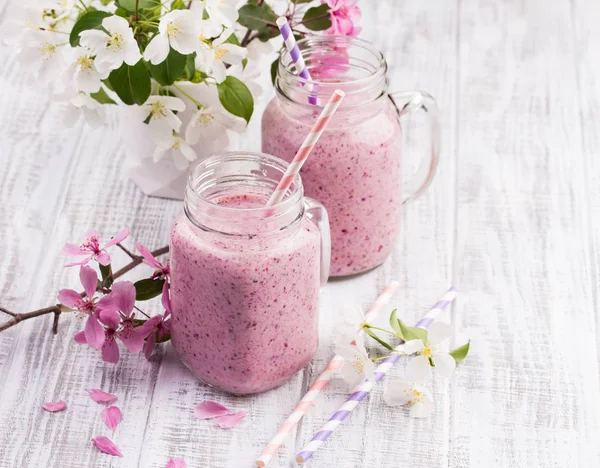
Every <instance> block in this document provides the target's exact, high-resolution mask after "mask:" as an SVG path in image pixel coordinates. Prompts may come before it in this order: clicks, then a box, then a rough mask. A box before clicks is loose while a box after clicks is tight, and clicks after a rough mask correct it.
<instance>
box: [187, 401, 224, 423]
mask: <svg viewBox="0 0 600 468" xmlns="http://www.w3.org/2000/svg"><path fill="white" fill-rule="evenodd" d="M227 413H229V410H228V409H227V408H225V407H224V406H223V405H220V404H219V403H216V402H214V401H202V402H200V403H198V405H197V406H196V408H194V416H196V417H197V418H198V419H211V418H218V417H219V416H225V415H226V414H227Z"/></svg>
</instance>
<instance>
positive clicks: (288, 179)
mask: <svg viewBox="0 0 600 468" xmlns="http://www.w3.org/2000/svg"><path fill="white" fill-rule="evenodd" d="M344 96H345V94H344V92H343V91H340V90H339V89H336V90H335V91H334V92H333V94H332V95H331V97H330V98H329V102H328V103H327V105H326V106H325V107H324V108H323V111H322V112H321V115H319V118H318V119H317V121H316V122H315V124H314V125H313V127H312V128H311V129H310V133H309V134H308V135H307V137H306V139H305V140H304V143H302V146H301V147H300V149H299V150H298V152H297V153H296V156H294V159H293V160H292V162H291V163H290V165H289V166H288V168H287V170H286V171H285V174H284V175H283V177H282V178H281V180H280V181H279V184H277V188H275V191H274V192H273V194H272V195H271V198H269V201H268V202H267V206H271V205H274V204H276V203H279V202H280V201H281V200H282V198H283V197H284V195H285V192H286V191H287V189H288V188H289V187H290V185H292V182H293V181H294V178H295V177H296V175H297V174H298V172H300V168H301V167H302V165H303V164H304V161H306V159H307V158H308V155H309V154H310V152H311V151H312V149H313V148H314V147H315V145H316V144H317V141H319V138H320V136H321V134H322V133H323V131H324V130H325V127H327V124H328V123H329V121H330V120H331V117H332V116H333V114H335V111H336V110H337V108H338V107H339V106H340V103H341V102H342V99H344Z"/></svg>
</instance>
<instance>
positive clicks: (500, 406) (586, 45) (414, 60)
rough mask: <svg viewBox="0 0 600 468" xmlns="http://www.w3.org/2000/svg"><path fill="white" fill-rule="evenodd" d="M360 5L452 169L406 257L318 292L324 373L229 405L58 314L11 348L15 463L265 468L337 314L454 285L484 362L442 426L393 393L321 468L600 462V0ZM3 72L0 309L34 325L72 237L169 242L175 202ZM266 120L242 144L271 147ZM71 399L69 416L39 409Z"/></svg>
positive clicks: (296, 444) (4, 412)
mask: <svg viewBox="0 0 600 468" xmlns="http://www.w3.org/2000/svg"><path fill="white" fill-rule="evenodd" d="M360 3H361V6H362V7H363V10H364V21H363V24H364V26H365V31H364V34H363V36H364V37H365V38H367V39H370V40H372V41H374V42H375V43H376V44H377V45H378V46H379V47H380V48H381V49H382V50H383V51H384V53H385V54H386V56H387V58H388V61H389V64H390V70H391V76H392V88H393V89H410V88H420V89H425V90H428V91H429V92H431V93H432V94H433V95H434V96H436V97H437V99H438V101H439V104H440V107H441V109H442V113H443V129H444V134H443V137H444V146H443V159H442V163H441V167H440V173H439V175H438V177H437V179H436V180H435V182H434V184H433V186H432V187H431V189H430V190H429V191H428V192H427V194H426V195H424V196H423V197H422V198H421V199H419V200H417V201H416V202H414V203H412V204H411V205H409V206H408V207H407V209H406V216H405V218H404V224H403V233H402V236H401V239H400V240H399V242H398V245H397V248H396V250H395V253H394V254H393V255H392V256H391V258H390V259H388V261H387V262H386V263H385V264H384V265H383V266H382V267H380V268H378V269H377V270H375V271H373V272H370V273H369V274H366V275H362V276H358V277H355V278H352V279H349V280H344V281H333V282H330V284H328V285H327V287H326V288H325V290H324V292H323V294H322V304H321V345H320V348H319V351H318V353H317V355H316V357H315V359H314V360H313V361H312V362H311V364H310V365H309V366H308V367H307V368H306V369H305V370H304V371H302V372H301V373H300V374H299V375H297V376H296V377H295V378H293V379H292V380H291V381H290V382H289V383H287V384H286V385H284V386H283V387H281V388H279V389H277V390H274V391H271V392H268V393H266V394H263V395H257V396H253V397H246V398H235V397H230V396H226V395H222V394H220V393H218V392H216V391H213V390H211V389H210V388H208V387H206V386H204V385H202V384H200V383H199V382H198V381H196V380H195V379H194V378H193V377H192V376H191V375H190V373H189V372H187V371H186V369H184V368H183V366H182V365H181V364H180V363H179V361H178V359H177V357H176V356H175V355H174V353H173V351H172V349H171V348H170V347H169V346H167V347H166V348H164V349H163V351H161V352H160V353H158V354H157V355H156V356H155V357H154V358H153V360H152V361H151V362H147V361H146V360H145V359H144V357H143V356H135V355H129V354H126V355H125V357H124V358H123V359H122V360H121V362H120V363H119V365H117V366H112V365H105V364H104V363H103V362H102V361H101V360H100V358H99V356H98V354H97V353H96V352H94V351H92V350H90V349H87V348H86V347H81V346H78V345H76V344H75V343H74V342H73V339H72V337H73V335H74V333H75V332H76V331H78V330H79V329H80V328H81V326H82V322H80V321H79V320H77V319H75V318H74V317H69V316H63V317H62V319H61V323H60V327H59V334H58V335H57V336H53V335H52V334H51V333H50V325H51V321H52V318H51V317H45V318H42V319H39V320H37V321H36V320H32V321H29V322H26V323H24V324H20V325H19V326H17V327H14V328H12V329H11V330H9V331H8V332H5V333H2V334H0V467H2V468H42V467H108V466H110V467H138V466H139V467H144V468H146V467H164V466H165V464H166V463H167V461H168V459H169V458H170V457H175V456H180V457H184V458H185V459H186V460H187V462H188V466H189V467H211V468H212V467H217V468H222V467H225V468H244V467H250V466H253V460H254V459H255V456H256V455H257V454H258V453H259V452H260V451H261V449H262V448H263V446H264V444H265V443H266V442H267V441H268V439H269V438H270V436H271V435H273V434H274V432H275V430H276V428H277V426H278V425H279V424H280V423H281V422H282V421H283V420H284V418H285V417H286V416H287V414H288V413H289V412H290V410H291V409H292V408H293V406H294V405H295V403H296V402H297V401H298V400H299V398H300V396H301V395H302V393H303V391H304V390H305V389H306V388H307V386H308V385H309V383H311V382H312V381H313V379H314V377H315V375H316V374H317V373H318V372H319V371H320V370H321V369H322V368H323V366H324V364H325V362H326V361H327V360H328V359H329V358H330V357H331V355H332V350H333V347H332V342H331V335H330V334H331V331H332V328H333V326H334V324H335V323H336V322H337V321H338V320H339V317H340V314H341V313H342V312H343V310H344V309H346V308H348V307H351V306H352V305H354V304H360V305H363V306H367V305H368V304H370V303H371V302H372V301H373V299H374V298H375V297H376V294H377V292H378V291H379V290H381V289H382V287H383V286H384V285H385V284H386V283H387V282H388V281H389V280H390V279H392V278H399V279H400V281H401V283H402V290H401V293H400V294H399V295H398V299H397V300H396V301H395V302H396V304H395V305H397V306H399V307H400V308H401V310H402V316H403V317H405V318H406V319H407V320H408V321H412V320H416V319H417V317H419V315H420V314H422V313H423V312H424V311H425V310H426V309H427V307H428V306H429V305H431V304H432V303H433V302H434V301H435V299H436V297H437V296H438V295H439V294H441V293H442V292H443V291H444V289H445V287H446V286H447V285H448V284H449V282H450V281H452V280H454V281H455V282H456V283H457V284H458V286H459V287H460V289H461V291H462V294H461V295H460V297H459V300H458V301H457V303H456V304H455V307H454V308H453V310H452V315H453V318H454V322H453V323H454V330H455V332H456V336H455V339H456V340H455V341H456V342H459V341H460V340H462V339H463V338H464V337H467V336H468V337H471V339H472V353H471V355H470V356H469V358H468V360H467V361H466V362H465V363H464V364H463V365H461V366H460V367H459V368H458V370H457V372H456V376H455V378H454V379H453V380H452V381H451V382H449V383H448V382H447V381H443V380H441V379H440V380H436V381H435V382H434V392H435V400H436V410H435V413H434V415H433V416H432V417H430V418H428V419H425V420H415V419H411V418H409V417H408V416H407V413H406V412H405V410H404V409H395V410H390V408H389V407H386V406H385V405H384V403H383V401H382V390H383V388H385V385H386V384H385V383H384V384H383V385H381V386H380V388H378V389H377V390H376V391H374V393H373V394H372V395H371V397H370V398H369V399H368V401H366V403H365V404H363V405H362V406H361V407H360V409H359V410H358V411H357V412H356V413H355V414H354V415H353V416H352V417H351V419H350V420H349V421H348V422H347V423H346V424H345V427H344V428H343V429H342V430H340V431H339V432H337V433H336V435H335V436H334V437H333V438H332V439H331V440H330V441H328V442H327V443H326V444H325V445H324V446H323V447H322V449H321V450H320V451H319V452H318V453H317V454H316V456H315V457H314V460H313V461H312V462H311V463H312V465H311V466H319V467H327V468H333V467H335V468H357V467H384V466H385V467H387V466H389V467H415V468H420V467H422V468H440V467H452V468H458V467H478V468H479V467H511V468H512V467H527V468H529V467H531V468H533V467H555V466H556V467H582V468H591V467H597V466H600V444H599V443H598V441H599V440H600V388H599V387H600V379H599V365H598V359H599V358H600V352H599V348H598V343H599V340H600V328H599V324H598V321H599V319H600V313H599V310H600V307H599V304H598V301H599V293H600V287H599V280H600V259H599V256H598V245H599V243H600V159H599V158H598V155H599V152H600V136H599V135H600V111H599V109H600V52H599V50H600V28H598V23H599V22H600V2H598V1H597V0H554V1H552V2H548V1H547V0H521V1H516V0H515V1H509V0H479V1H477V0H460V1H459V0H428V1H426V2H423V1H414V0H413V1H411V0H386V1H384V0H378V1H374V0H362V1H361V2H360ZM6 7H7V3H6V0H5V2H4V3H2V4H1V5H0V15H3V14H4V13H5V12H6ZM376 25H377V26H378V28H376ZM0 63H2V65H1V66H0V194H1V200H2V205H1V206H2V207H1V211H0V305H2V306H5V307H8V308H9V309H12V310H15V311H27V310H32V309H34V308H38V307H41V306H45V305H49V304H51V303H52V302H53V301H54V300H55V299H54V295H55V293H56V291H57V290H58V289H59V288H61V287H76V286H78V282H77V272H76V271H74V270H64V269H62V268H61V267H60V265H62V263H63V260H64V259H63V257H62V255H61V254H60V249H61V247H62V245H63V244H64V242H65V241H66V240H71V241H76V240H78V239H79V238H80V237H81V236H82V234H83V233H84V232H85V230H86V229H87V228H88V227H91V226H95V227H96V228H97V229H98V230H99V231H101V232H103V233H105V234H106V235H111V234H113V233H115V232H116V231H117V229H118V228H120V227H121V226H123V225H129V226H130V227H131V229H132V237H133V238H135V239H137V240H139V241H141V242H143V243H144V244H146V245H149V246H151V247H154V248H156V247H160V246H162V245H164V244H166V242H167V234H168V230H169V226H170V224H171V222H172V221H173V219H174V218H175V216H176V215H177V214H178V212H179V211H180V209H181V204H180V203H179V202H175V201H166V200H161V199H155V198H148V197H146V196H144V195H143V194H142V193H141V192H140V191H139V190H138V189H137V188H136V187H135V186H134V185H133V184H132V183H130V182H129V181H128V180H125V179H124V178H123V177H122V174H121V170H120V166H121V161H122V157H123V154H122V150H121V148H120V143H119V140H118V137H117V132H116V131H115V128H116V125H117V121H116V119H113V121H112V122H111V125H110V126H109V127H107V128H104V129H101V130H91V129H89V128H86V127H83V126H79V127H77V128H75V129H72V130H64V129H63V128H62V126H61V121H60V118H61V117H60V116H61V112H62V111H61V108H60V107H59V106H57V105H55V104H51V103H49V99H48V94H47V92H46V91H45V90H44V89H42V88H39V87H38V86H37V85H36V84H35V83H33V84H32V83H31V82H27V81H26V80H25V78H26V77H24V76H22V74H20V73H19V71H18V70H17V69H16V67H15V58H14V56H13V54H12V52H11V50H10V49H9V48H8V47H6V46H2V47H1V48H0ZM259 117H260V116H257V118H255V121H254V123H253V125H252V127H251V130H250V135H249V136H248V137H247V140H246V147H247V148H248V149H258V146H259V143H258V141H259V137H258V132H257V128H258V121H259ZM463 214H465V215H466V217H467V218H468V221H469V222H468V224H466V223H463V222H460V220H461V219H465V215H463ZM119 254H120V253H116V254H115V255H116V258H117V261H120V262H124V261H125V258H124V257H119ZM144 273H147V271H146V272H137V273H135V275H142V274H144ZM135 275H133V276H132V277H135ZM157 311H158V306H156V307H155V308H154V310H152V312H157ZM398 372H399V371H398V370H395V371H394V374H393V375H398ZM86 387H101V388H103V389H105V390H108V391H112V392H113V393H116V394H117V395H118V397H119V400H118V405H119V406H120V407H121V409H122V410H123V413H124V420H123V422H122V423H121V425H120V426H119V427H118V429H117V431H116V432H115V434H114V436H113V439H114V440H115V441H116V442H117V443H118V445H119V447H120V448H121V450H122V451H123V453H124V457H123V458H115V457H110V456H107V455H104V454H101V453H99V452H98V451H97V450H96V449H94V448H93V447H92V445H91V442H90V439H91V438H92V437H94V436H97V435H100V434H105V435H109V432H108V430H107V429H106V428H105V427H104V425H103V423H102V422H101V420H100V419H99V413H100V409H101V408H100V407H99V406H98V405H97V404H95V403H93V402H92V401H91V400H90V399H89V397H88V396H87V394H86V393H85V392H84V390H83V389H84V388H86ZM345 396H346V392H345V387H344V386H343V385H342V384H341V383H336V384H333V385H332V386H331V387H330V388H329V389H328V390H327V392H326V394H325V395H324V397H323V398H321V399H319V400H318V402H317V404H316V408H314V409H313V410H312V411H310V413H309V415H308V416H307V417H306V418H305V419H304V420H303V422H302V423H301V425H300V426H299V428H298V431H297V433H296V434H295V437H294V439H293V442H291V443H289V444H288V445H287V447H285V449H283V450H281V452H280V455H279V458H278V459H276V460H275V463H274V464H273V466H281V467H288V466H289V467H292V466H295V463H294V462H293V456H294V454H295V453H296V451H297V450H298V449H300V448H301V446H302V445H303V444H304V443H306V442H307V441H308V440H309V439H310V437H311V436H312V434H313V432H314V431H315V430H316V429H318V428H319V427H320V425H321V424H322V423H323V422H324V421H325V420H326V419H327V418H328V417H329V415H330V413H331V411H332V410H333V409H334V408H336V407H337V406H338V404H340V403H341V402H342V401H343V400H344V398H345ZM59 399H64V400H66V401H67V404H68V405H69V407H68V410H67V411H66V412H64V413H58V414H54V415H53V414H49V413H46V412H43V411H42V410H41V404H42V403H43V402H45V401H55V400H59ZM205 399H210V400H217V401H220V402H222V403H224V404H226V405H228V406H230V407H232V408H235V409H244V410H247V411H248V412H249V415H248V417H247V418H246V420H245V421H244V422H243V424H242V425H241V426H239V427H238V428H237V429H234V430H230V431H225V430H217V429H216V428H214V426H213V425H212V424H210V423H206V422H201V421H198V420H196V419H194V417H193V415H192V409H193V407H194V405H195V404H196V403H198V402H199V401H201V400H205Z"/></svg>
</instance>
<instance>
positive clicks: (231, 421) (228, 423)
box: [216, 411, 246, 429]
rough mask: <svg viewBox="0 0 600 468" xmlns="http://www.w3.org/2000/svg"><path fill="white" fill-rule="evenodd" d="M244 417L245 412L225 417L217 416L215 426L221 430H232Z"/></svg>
mask: <svg viewBox="0 0 600 468" xmlns="http://www.w3.org/2000/svg"><path fill="white" fill-rule="evenodd" d="M245 417H246V412H245V411H238V412H237V413H231V414H226V415H225V416H219V417H218V418H217V419H216V421H217V426H219V427H220V428H221V429H233V428H234V427H236V426H237V425H238V424H239V423H240V421H241V420H242V419H244V418H245Z"/></svg>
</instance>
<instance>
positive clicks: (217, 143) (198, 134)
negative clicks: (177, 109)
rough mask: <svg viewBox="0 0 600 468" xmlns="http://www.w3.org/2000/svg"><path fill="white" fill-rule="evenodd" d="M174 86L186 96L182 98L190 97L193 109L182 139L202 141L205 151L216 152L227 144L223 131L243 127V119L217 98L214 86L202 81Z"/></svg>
mask: <svg viewBox="0 0 600 468" xmlns="http://www.w3.org/2000/svg"><path fill="white" fill-rule="evenodd" d="M178 86H179V87H180V89H181V90H182V91H183V92H184V93H185V94H186V95H187V96H185V95H183V94H181V96H182V98H183V99H186V98H187V99H190V98H191V99H193V101H191V103H192V104H191V105H195V107H196V108H197V110H196V111H195V112H194V114H193V115H192V116H191V118H190V121H189V123H188V125H187V128H186V131H185V139H186V141H188V142H189V143H190V144H196V143H198V142H199V141H200V140H202V146H203V150H204V151H203V152H204V153H205V154H207V153H208V152H214V151H218V150H220V149H222V148H224V147H225V146H226V145H227V143H228V141H229V139H228V136H227V130H232V131H236V132H242V131H243V130H244V128H245V122H244V120H243V119H240V118H239V117H235V116H234V115H232V114H230V113H229V112H228V111H227V110H225V108H224V107H223V105H222V104H221V101H219V94H218V91H217V87H216V86H214V85H209V84H206V83H197V84H194V83H180V84H179V85H178Z"/></svg>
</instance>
